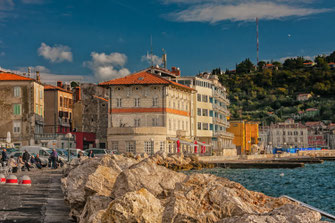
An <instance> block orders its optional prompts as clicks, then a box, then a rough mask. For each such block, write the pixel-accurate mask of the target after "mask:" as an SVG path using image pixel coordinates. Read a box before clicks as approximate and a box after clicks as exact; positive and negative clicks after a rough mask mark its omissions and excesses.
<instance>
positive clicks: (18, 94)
mask: <svg viewBox="0 0 335 223" xmlns="http://www.w3.org/2000/svg"><path fill="white" fill-rule="evenodd" d="M14 97H17V98H18V97H21V87H14Z"/></svg>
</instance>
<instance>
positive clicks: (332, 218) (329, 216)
mask: <svg viewBox="0 0 335 223" xmlns="http://www.w3.org/2000/svg"><path fill="white" fill-rule="evenodd" d="M280 197H284V198H287V199H289V200H291V201H294V202H297V203H298V204H300V205H301V206H303V207H306V208H308V209H311V210H313V211H316V212H319V213H320V214H321V216H323V217H326V218H329V219H331V220H335V216H334V215H332V214H329V213H327V212H325V211H323V210H320V209H318V208H315V207H313V206H311V205H309V204H306V203H304V202H301V201H299V200H297V199H294V198H292V197H290V196H287V195H282V196H280Z"/></svg>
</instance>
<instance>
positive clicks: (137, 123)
mask: <svg viewBox="0 0 335 223" xmlns="http://www.w3.org/2000/svg"><path fill="white" fill-rule="evenodd" d="M134 122H135V124H134V125H135V127H139V126H140V124H141V123H140V122H141V119H139V118H138V119H134Z"/></svg>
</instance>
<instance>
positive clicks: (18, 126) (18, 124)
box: [13, 121, 21, 133]
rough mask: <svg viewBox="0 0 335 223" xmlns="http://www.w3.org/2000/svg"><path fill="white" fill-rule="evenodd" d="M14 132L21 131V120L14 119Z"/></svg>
mask: <svg viewBox="0 0 335 223" xmlns="http://www.w3.org/2000/svg"><path fill="white" fill-rule="evenodd" d="M13 132H14V133H20V132H21V122H20V121H14V122H13Z"/></svg>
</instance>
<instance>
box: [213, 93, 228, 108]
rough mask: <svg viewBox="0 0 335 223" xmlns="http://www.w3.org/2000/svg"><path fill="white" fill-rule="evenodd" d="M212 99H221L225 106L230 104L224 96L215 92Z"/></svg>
mask: <svg viewBox="0 0 335 223" xmlns="http://www.w3.org/2000/svg"><path fill="white" fill-rule="evenodd" d="M214 97H217V98H220V99H222V100H223V101H224V102H225V103H226V104H227V106H228V105H229V104H230V101H229V100H228V98H227V97H226V96H224V95H222V94H220V93H218V92H217V91H214Z"/></svg>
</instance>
